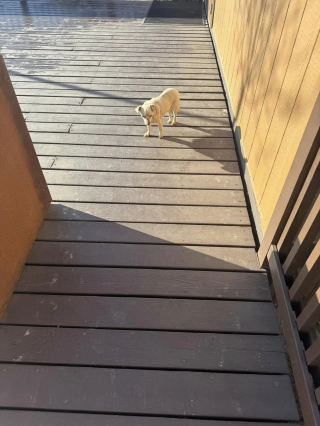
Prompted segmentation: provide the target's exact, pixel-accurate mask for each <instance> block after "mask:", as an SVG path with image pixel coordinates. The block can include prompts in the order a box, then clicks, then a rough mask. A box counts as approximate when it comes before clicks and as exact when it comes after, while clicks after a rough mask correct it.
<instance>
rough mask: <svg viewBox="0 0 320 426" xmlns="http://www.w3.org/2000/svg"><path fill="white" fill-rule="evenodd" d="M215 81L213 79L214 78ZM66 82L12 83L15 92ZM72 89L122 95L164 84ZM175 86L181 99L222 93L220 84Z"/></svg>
mask: <svg viewBox="0 0 320 426" xmlns="http://www.w3.org/2000/svg"><path fill="white" fill-rule="evenodd" d="M214 81H215V80H214ZM67 84H68V83H47V82H45V81H44V82H40V83H39V82H16V83H12V85H13V87H14V89H15V91H16V92H17V93H19V92H21V91H28V90H30V89H39V90H46V91H49V90H54V91H59V90H62V91H64V90H65V89H66V85H67ZM70 86H71V84H70V85H69V87H70ZM70 88H73V89H76V90H77V91H82V92H90V93H94V92H102V93H101V94H102V95H103V93H107V92H111V91H112V92H113V93H121V95H122V96H124V93H125V92H128V93H135V92H148V91H150V92H157V93H158V94H160V93H162V92H163V90H165V88H166V85H161V84H160V85H158V86H156V85H150V84H149V85H146V84H145V85H138V84H121V85H119V86H118V85H117V86H115V85H112V84H109V85H107V84H93V83H90V84H86V83H79V84H77V83H76V84H74V86H73V87H70ZM175 88H176V89H177V90H178V91H179V92H180V93H181V99H183V97H182V95H183V94H184V96H186V93H188V94H191V93H196V95H197V96H199V95H200V96H201V95H207V96H208V95H209V96H214V94H215V93H223V89H222V87H221V85H220V84H219V85H216V86H208V87H201V86H194V85H190V86H180V85H176V86H175Z"/></svg>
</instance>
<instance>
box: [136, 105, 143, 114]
mask: <svg viewBox="0 0 320 426" xmlns="http://www.w3.org/2000/svg"><path fill="white" fill-rule="evenodd" d="M141 108H142V105H139V106H137V108H136V109H135V111H136V113H137V114H140V111H141Z"/></svg>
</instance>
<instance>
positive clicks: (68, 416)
mask: <svg viewBox="0 0 320 426" xmlns="http://www.w3.org/2000/svg"><path fill="white" fill-rule="evenodd" d="M0 422H1V425H2V426H12V425H13V424H14V425H15V426H44V425H46V426H61V425H68V426H128V425H130V426H150V424H152V425H153V426H251V425H252V422H242V421H240V422H239V421H223V420H192V419H177V418H168V417H166V418H161V417H147V416H143V417H139V416H117V415H101V414H84V413H81V414H80V413H59V412H49V411H47V412H39V411H30V410H28V411H25V410H18V411H13V410H4V409H2V410H0ZM255 424H256V425H257V426H283V423H274V422H272V423H266V422H262V423H261V422H257V421H255ZM286 424H287V425H288V426H293V425H294V423H286Z"/></svg>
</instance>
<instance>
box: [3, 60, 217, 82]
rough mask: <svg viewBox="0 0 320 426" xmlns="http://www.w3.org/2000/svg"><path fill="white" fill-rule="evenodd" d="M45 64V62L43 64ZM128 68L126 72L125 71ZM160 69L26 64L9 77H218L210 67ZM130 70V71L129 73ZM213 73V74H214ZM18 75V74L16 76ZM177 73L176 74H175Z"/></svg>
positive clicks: (159, 66) (11, 68) (155, 65)
mask: <svg viewBox="0 0 320 426" xmlns="http://www.w3.org/2000/svg"><path fill="white" fill-rule="evenodd" d="M44 63H46V62H44ZM126 68H128V71H126ZM178 69H179V71H177V68H169V67H168V68H161V64H159V65H157V64H154V66H149V67H145V68H144V71H140V70H139V71H138V67H134V65H131V62H127V66H125V65H124V66H121V65H120V64H119V63H116V64H115V65H112V64H111V65H110V66H109V67H86V66H85V65H82V66H76V65H74V66H72V65H65V66H63V65H59V66H58V65H56V66H54V68H53V66H50V65H49V66H45V65H38V66H37V65H34V66H32V67H31V65H30V66H29V65H28V64H25V65H21V68H19V69H16V68H15V66H11V67H10V75H11V76H16V77H18V76H20V75H22V76H24V77H25V74H27V76H28V77H25V78H28V79H29V80H35V79H37V78H44V79H45V80H46V79H47V78H56V77H58V78H59V77H60V78H64V79H66V80H68V78H69V77H91V78H93V77H96V78H97V79H100V78H116V77H117V76H119V78H126V79H135V78H137V77H138V78H141V79H146V78H150V73H152V76H153V78H164V77H165V78H168V79H169V78H173V77H174V78H185V79H192V80H194V79H199V78H201V79H203V80H211V79H215V78H217V77H218V74H217V70H213V71H211V67H208V68H203V69H202V68H181V67H180V68H178ZM129 70H130V71H129ZM214 71H215V72H214ZM18 73H19V74H18ZM177 73H178V74H177Z"/></svg>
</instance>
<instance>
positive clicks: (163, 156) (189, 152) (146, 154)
mask: <svg viewBox="0 0 320 426" xmlns="http://www.w3.org/2000/svg"><path fill="white" fill-rule="evenodd" d="M32 124H34V123H32ZM57 124H58V125H59V123H57ZM50 125H51V124H50ZM52 125H53V124H52ZM97 127H100V126H97ZM164 131H166V129H165V130H164ZM88 137H89V138H90V136H88ZM142 140H146V141H147V140H148V139H142ZM146 143H147V142H146ZM34 147H35V150H36V153H37V154H38V155H62V156H66V157H67V156H73V157H77V156H78V157H91V158H93V157H97V158H137V159H155V160H184V161H186V160H197V161H212V160H214V161H218V160H222V161H237V156H236V152H235V149H214V148H212V149H206V148H204V149H202V148H198V149H197V150H193V149H174V148H173V149H171V148H167V149H162V148H148V147H132V148H131V147H113V146H93V145H91V146H88V145H72V146H70V145H65V144H53V143H52V144H41V143H35V144H34Z"/></svg>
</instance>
